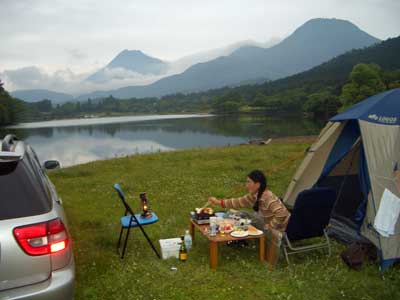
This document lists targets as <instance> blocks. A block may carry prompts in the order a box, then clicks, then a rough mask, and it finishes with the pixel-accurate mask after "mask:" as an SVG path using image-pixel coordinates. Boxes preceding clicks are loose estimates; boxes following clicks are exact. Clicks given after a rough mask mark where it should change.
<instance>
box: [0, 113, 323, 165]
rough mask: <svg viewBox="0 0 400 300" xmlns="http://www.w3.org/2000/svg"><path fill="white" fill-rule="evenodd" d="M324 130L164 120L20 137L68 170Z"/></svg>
mask: <svg viewBox="0 0 400 300" xmlns="http://www.w3.org/2000/svg"><path fill="white" fill-rule="evenodd" d="M322 125H323V124H319V123H315V122H312V121H310V120H304V119H301V118H283V117H282V118H270V117H264V116H241V117H234V116H229V117H226V116H224V117H222V116H209V115H168V116H165V115H160V116H142V117H141V116H131V117H113V118H93V119H79V120H62V121H49V122H35V123H24V124H20V125H18V126H14V127H10V128H3V129H0V136H4V135H5V134H6V133H15V134H17V136H18V137H19V138H20V139H24V140H26V141H27V142H28V143H30V144H31V145H32V146H33V147H34V149H35V150H36V152H37V154H38V156H39V159H40V160H41V161H45V160H49V159H56V160H59V161H60V163H61V165H62V166H63V167H66V166H71V165H76V164H81V163H86V162H89V161H94V160H98V159H105V158H112V157H118V156H125V155H130V154H136V153H148V152H158V151H171V150H175V149H188V148H203V147H212V146H225V145H236V144H241V143H246V142H248V141H249V140H251V139H260V138H263V139H264V138H265V139H267V138H270V137H279V136H293V135H310V134H317V133H318V132H319V130H320V129H321V127H322Z"/></svg>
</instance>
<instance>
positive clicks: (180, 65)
mask: <svg viewBox="0 0 400 300" xmlns="http://www.w3.org/2000/svg"><path fill="white" fill-rule="evenodd" d="M280 41H281V39H280V38H277V37H274V38H271V39H269V40H268V41H267V42H265V43H259V42H255V41H252V40H245V41H240V42H236V43H234V44H230V45H227V46H225V47H221V48H215V49H211V50H208V51H202V52H198V53H195V54H191V55H188V56H184V57H182V58H180V59H178V60H176V61H173V62H171V63H170V68H169V71H168V73H173V74H178V73H182V72H183V71H185V70H187V69H188V68H189V67H191V66H193V65H195V64H198V63H204V62H207V61H210V60H213V59H216V58H218V57H221V56H228V55H231V54H232V53H233V52H234V51H236V50H237V49H239V48H241V47H245V46H256V47H260V48H270V47H272V46H275V45H276V44H278V43H279V42H280ZM171 75H172V74H171Z"/></svg>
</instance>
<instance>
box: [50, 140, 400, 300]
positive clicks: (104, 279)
mask: <svg viewBox="0 0 400 300" xmlns="http://www.w3.org/2000/svg"><path fill="white" fill-rule="evenodd" d="M307 146H308V145H305V144H285V145H284V144H281V145H279V144H272V145H268V146H235V147H226V148H211V149H206V150H188V151H176V152H169V153H157V154H148V155H137V156H131V157H127V158H119V159H113V160H108V161H98V162H94V163H89V164H85V165H80V166H76V167H72V168H67V169H62V170H60V171H57V172H53V173H51V179H52V180H53V182H54V183H55V185H56V187H57V190H58V193H59V194H60V196H61V197H62V199H63V202H64V206H65V209H66V212H67V215H68V219H69V225H70V231H71V235H72V240H73V247H74V254H75V260H76V274H77V282H76V293H75V295H76V299H78V300H79V299H85V300H89V299H124V300H128V299H241V300H245V299H400V290H399V288H398V287H399V284H400V274H399V268H398V267H394V268H392V269H390V270H389V271H387V272H386V273H384V276H382V275H381V274H380V273H379V271H378V266H377V265H374V264H370V265H365V266H364V267H363V268H362V270H361V271H359V272H356V271H352V270H349V269H348V267H347V266H345V265H344V264H343V262H342V261H341V259H340V256H339V254H340V252H341V251H342V250H343V249H344V248H343V246H342V245H340V244H337V243H334V252H333V256H331V257H328V256H327V255H325V254H324V253H321V252H315V253H308V254H299V255H297V256H294V257H293V259H292V264H291V265H290V266H287V264H286V262H285V261H284V260H283V259H282V260H281V261H280V263H279V265H278V266H277V268H276V269H274V270H270V269H269V268H268V267H267V265H266V264H261V263H260V262H259V261H258V256H257V254H258V253H257V248H255V246H254V247H250V248H244V249H234V248H229V247H227V246H225V245H221V246H220V247H219V266H218V270H217V271H214V270H211V269H210V268H209V265H208V243H207V240H206V239H204V238H202V237H200V236H199V234H198V235H197V236H196V243H195V245H194V249H193V250H192V251H191V252H189V259H188V261H187V262H186V263H180V262H179V261H177V260H176V259H174V258H171V259H168V260H158V259H157V258H156V256H155V254H154V253H153V252H152V250H151V248H150V247H149V245H148V244H147V242H146V240H145V238H144V237H143V235H142V234H141V233H140V232H139V231H138V230H134V234H133V235H131V236H130V240H129V242H128V249H127V254H126V257H125V258H124V260H120V259H119V257H118V255H117V254H116V250H115V244H116V240H117V238H118V234H119V229H120V228H119V217H120V216H121V215H122V213H123V208H122V205H121V203H120V202H119V200H118V198H117V194H116V192H115V191H114V190H113V188H112V186H113V184H114V183H117V182H118V183H120V184H121V186H122V187H123V189H124V190H125V192H126V194H127V195H128V196H130V197H131V199H129V201H130V203H131V205H132V206H133V207H134V209H138V207H139V200H138V195H139V192H142V191H146V192H147V194H148V198H149V199H150V201H151V206H152V208H153V209H154V211H155V212H156V213H157V215H158V216H159V218H160V221H159V222H158V223H156V224H155V225H152V226H148V227H146V229H147V232H148V234H149V236H150V238H151V239H152V240H153V241H154V243H155V244H156V246H157V247H159V244H158V239H160V238H170V237H177V236H180V235H183V233H184V232H185V229H188V216H189V212H190V211H191V210H193V208H195V207H199V206H202V205H203V204H204V202H205V201H206V199H207V197H208V196H210V195H215V196H218V197H220V196H227V197H229V196H239V195H242V194H244V193H245V190H244V182H245V177H246V174H247V173H248V172H249V171H251V170H252V169H256V168H259V169H262V170H263V171H265V172H266V174H267V175H268V181H269V186H270V188H271V189H272V190H273V191H274V192H275V193H276V194H278V195H283V193H284V191H285V188H286V186H287V184H288V183H289V181H290V178H291V176H292V175H293V173H294V172H295V170H296V168H297V167H298V165H299V163H300V162H301V158H302V156H303V155H302V153H303V151H304V149H305V148H306V147H307ZM295 157H297V159H296V160H293V158H295ZM172 266H174V267H177V268H178V270H177V271H171V270H170V268H171V267H172Z"/></svg>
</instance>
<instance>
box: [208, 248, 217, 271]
mask: <svg viewBox="0 0 400 300" xmlns="http://www.w3.org/2000/svg"><path fill="white" fill-rule="evenodd" d="M217 265H218V243H217V242H212V241H210V268H211V269H214V270H216V269H217Z"/></svg>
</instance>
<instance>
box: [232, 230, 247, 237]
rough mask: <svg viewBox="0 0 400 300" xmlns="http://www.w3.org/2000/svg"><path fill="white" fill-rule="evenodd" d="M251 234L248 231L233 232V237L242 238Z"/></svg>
mask: <svg viewBox="0 0 400 300" xmlns="http://www.w3.org/2000/svg"><path fill="white" fill-rule="evenodd" d="M248 235H249V233H248V232H247V231H232V232H231V236H233V237H237V238H241V237H246V236H248Z"/></svg>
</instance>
